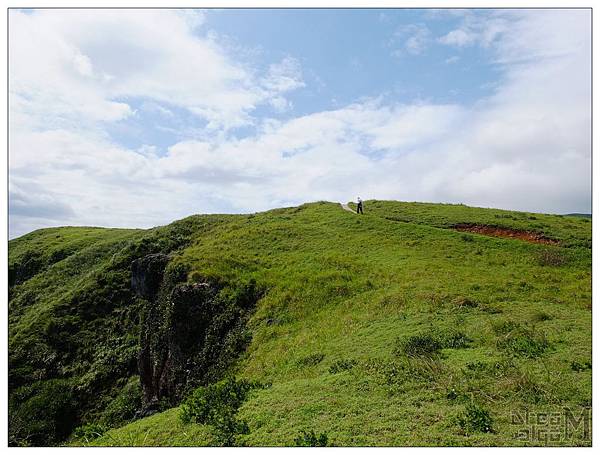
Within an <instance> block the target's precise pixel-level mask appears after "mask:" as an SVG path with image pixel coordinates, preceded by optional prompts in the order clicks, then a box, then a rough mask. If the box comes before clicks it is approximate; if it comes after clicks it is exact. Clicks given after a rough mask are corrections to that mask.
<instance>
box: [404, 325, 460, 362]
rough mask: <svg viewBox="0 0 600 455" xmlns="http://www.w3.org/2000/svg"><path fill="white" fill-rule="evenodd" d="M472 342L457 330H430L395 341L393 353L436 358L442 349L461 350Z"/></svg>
mask: <svg viewBox="0 0 600 455" xmlns="http://www.w3.org/2000/svg"><path fill="white" fill-rule="evenodd" d="M471 341H472V340H471V339H470V338H469V337H468V336H467V335H466V334H464V333H463V332H460V331H457V330H432V331H430V332H427V333H420V334H417V335H413V336H411V337H408V338H407V339H397V340H396V348H395V350H394V353H395V354H396V355H401V354H404V355H406V356H408V357H437V356H438V355H439V354H440V351H441V350H442V349H462V348H466V347H468V345H469V343H470V342H471Z"/></svg>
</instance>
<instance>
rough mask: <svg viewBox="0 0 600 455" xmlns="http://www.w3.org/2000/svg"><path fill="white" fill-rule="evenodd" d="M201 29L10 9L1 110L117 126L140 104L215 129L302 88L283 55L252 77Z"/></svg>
mask: <svg viewBox="0 0 600 455" xmlns="http://www.w3.org/2000/svg"><path fill="white" fill-rule="evenodd" d="M202 22H203V16H202V15H201V14H197V13H194V12H190V11H186V10H183V11H173V10H133V11H123V10H36V11H34V12H33V13H25V12H22V11H17V10H11V12H10V49H9V51H10V62H9V65H10V66H9V67H10V80H11V95H12V97H11V98H12V101H13V104H12V106H11V108H12V110H13V111H18V112H19V113H20V114H21V115H27V116H28V117H29V120H30V121H31V122H35V123H36V124H37V125H39V124H40V123H43V122H45V121H46V120H47V119H48V118H51V119H53V121H54V122H56V123H57V124H58V125H59V126H63V125H65V124H66V125H69V126H70V125H71V124H73V123H75V124H80V123H81V122H84V121H89V122H90V123H93V122H96V121H107V122H108V121H116V120H120V119H123V118H125V117H127V116H129V115H131V113H132V111H131V108H130V107H129V105H128V104H127V101H126V100H127V99H131V98H134V97H140V98H150V99H152V100H155V101H158V102H163V103H169V104H172V105H176V106H179V107H182V108H185V109H187V110H189V111H190V112H192V113H194V114H196V115H198V116H199V117H201V118H203V119H205V120H206V121H208V124H209V128H213V129H219V128H232V127H235V126H240V125H244V124H247V123H249V122H251V119H250V117H249V113H250V112H251V111H252V110H254V109H255V108H256V107H257V106H258V105H260V104H262V103H269V102H270V100H271V99H272V98H280V97H281V96H282V94H283V93H284V92H289V91H291V90H294V89H297V88H299V87H302V86H303V82H302V80H301V75H300V74H301V73H300V68H299V64H298V63H297V62H296V61H295V60H294V59H292V58H288V59H284V60H283V61H282V62H281V63H279V64H274V65H272V66H271V68H270V69H269V75H268V77H267V78H265V79H264V80H263V81H259V80H257V79H256V77H255V75H254V74H253V70H252V69H249V68H246V67H244V66H242V65H241V64H239V63H236V62H235V61H233V60H232V59H231V58H230V57H228V56H227V53H226V52H225V51H224V50H223V49H222V48H221V47H220V46H219V45H218V44H217V43H216V42H215V41H214V40H212V39H210V38H202V37H201V36H200V35H198V34H196V33H194V32H195V31H196V30H197V29H198V27H201V25H202ZM261 82H262V84H261Z"/></svg>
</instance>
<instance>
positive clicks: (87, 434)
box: [73, 423, 107, 443]
mask: <svg viewBox="0 0 600 455" xmlns="http://www.w3.org/2000/svg"><path fill="white" fill-rule="evenodd" d="M106 430H107V428H106V427H105V426H104V425H102V424H100V423H88V424H85V425H82V426H80V427H77V428H75V431H74V432H73V436H75V438H77V439H79V440H81V441H84V442H86V443H87V442H90V441H93V440H94V439H96V438H99V437H100V436H102V435H103V434H104V433H105V432H106Z"/></svg>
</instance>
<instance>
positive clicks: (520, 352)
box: [496, 326, 550, 359]
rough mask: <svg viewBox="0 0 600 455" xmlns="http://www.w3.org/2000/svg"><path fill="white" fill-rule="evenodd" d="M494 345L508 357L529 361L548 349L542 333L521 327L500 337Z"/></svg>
mask: <svg viewBox="0 0 600 455" xmlns="http://www.w3.org/2000/svg"><path fill="white" fill-rule="evenodd" d="M496 345H497V346H498V348H499V349H501V350H503V351H504V352H506V353H507V354H509V355H512V356H515V357H525V358H530V359H533V358H536V357H539V356H541V355H542V354H543V353H544V352H545V351H546V350H547V349H548V348H549V347H550V343H549V342H548V340H547V339H546V335H545V334H544V333H539V332H536V331H535V330H534V329H532V328H528V327H521V326H518V327H516V328H514V329H512V330H511V331H510V332H508V333H507V334H505V335H503V336H501V337H500V338H499V339H498V340H497V342H496Z"/></svg>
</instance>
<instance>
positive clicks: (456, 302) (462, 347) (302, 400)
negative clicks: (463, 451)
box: [9, 201, 591, 445]
mask: <svg viewBox="0 0 600 455" xmlns="http://www.w3.org/2000/svg"><path fill="white" fill-rule="evenodd" d="M457 224H476V225H491V226H497V227H502V228H510V229H518V230H524V231H532V232H537V233H540V234H543V235H544V236H545V237H547V238H550V239H553V240H556V241H557V242H558V243H557V244H556V245H546V244H536V243H528V242H524V241H522V240H516V239H507V238H494V237H488V236H483V235H477V234H469V233H464V232H457V231H455V230H453V229H451V228H452V226H454V225H457ZM71 229H74V228H71ZM55 231H56V234H57V235H58V234H61V233H62V235H64V236H68V235H67V234H68V233H69V232H68V230H66V229H65V230H60V229H59V230H55ZM105 231H106V232H105ZM180 231H185V232H184V233H180ZM84 232H85V230H83V231H81V232H79V231H77V232H73V234H74V235H75V234H77V235H76V236H77V237H80V236H81V235H82V234H83V233H84ZM93 232H96V231H93ZM101 232H105V237H103V238H99V239H98V240H96V241H94V242H90V244H89V245H87V244H86V243H85V242H84V241H81V242H82V243H81V244H80V245H81V246H78V247H77V249H76V251H77V252H76V253H74V254H72V255H70V256H67V257H66V258H65V259H62V260H60V261H58V262H55V263H52V264H50V262H51V261H50V262H47V265H45V266H44V267H45V268H43V271H41V272H40V273H38V274H36V275H34V276H33V278H29V279H28V280H25V281H24V282H22V283H21V284H15V286H14V287H13V288H12V291H11V293H12V295H11V303H10V317H11V320H10V349H11V350H10V353H9V354H10V361H11V387H20V388H21V389H23V388H26V387H30V388H31V387H33V386H32V385H31V384H34V385H35V384H37V385H35V387H40V384H46V385H48V383H51V384H49V385H52V386H53V387H54V386H55V385H54V384H53V383H52V381H66V382H68V387H74V388H75V389H76V390H80V389H82V388H83V389H85V387H88V388H90V390H102V391H103V392H102V394H103V395H102V396H103V397H104V398H103V399H102V400H97V402H94V406H92V407H91V408H90V409H91V410H90V411H87V412H86V413H81V414H82V415H78V422H79V423H81V422H93V421H96V420H102V419H104V421H105V422H106V421H107V418H106V415H107V411H106V409H107V408H110V409H112V411H111V412H112V414H110V413H109V414H110V415H116V416H117V417H115V418H114V419H113V422H116V423H115V424H114V425H117V424H118V422H119V421H126V420H128V419H129V420H130V419H131V418H132V415H131V413H129V414H127V412H126V410H124V407H123V406H121V407H119V406H118V405H117V404H119V403H122V402H124V401H126V400H125V399H124V398H123V395H124V394H125V395H126V396H129V395H131V394H132V393H131V392H130V391H131V387H132V386H131V384H132V383H133V382H134V381H135V378H134V376H135V365H134V363H135V362H134V358H135V355H136V347H137V345H136V340H137V336H138V335H137V333H136V321H135V317H133V315H130V316H125V315H127V314H129V313H128V312H132V313H135V303H132V302H135V299H133V298H132V296H131V295H126V294H127V292H130V291H126V290H125V288H126V281H127V279H128V278H129V277H128V276H127V273H128V272H127V270H128V269H126V268H123V267H122V264H125V263H127V261H130V260H132V258H135V257H139V256H140V255H141V254H142V253H147V252H154V251H157V250H160V251H169V252H172V253H173V259H172V264H173V265H174V266H180V267H182V268H184V269H185V270H187V271H188V274H187V277H188V281H190V282H199V281H205V280H207V279H208V280H210V279H219V280H227V281H240V282H241V281H247V280H250V279H254V280H255V281H256V282H257V283H258V285H259V286H260V287H261V288H262V289H265V292H264V294H263V297H262V299H261V300H260V301H259V302H258V304H257V307H256V309H255V311H254V313H253V315H252V317H251V319H250V321H249V329H250V331H251V333H252V341H251V343H250V345H249V347H248V349H247V350H246V352H245V353H244V354H243V355H242V357H241V358H240V360H239V361H238V363H237V367H236V369H235V374H236V376H237V377H238V378H245V379H248V380H252V381H259V382H260V383H262V384H267V385H270V386H268V387H262V388H259V389H256V390H254V391H253V392H251V394H250V397H249V398H248V399H247V400H246V401H245V403H244V404H243V405H242V407H241V409H240V412H239V419H241V420H244V421H246V422H247V424H248V428H249V430H250V432H249V433H248V434H246V435H243V436H241V437H240V438H239V442H240V443H244V444H247V445H293V444H294V440H295V438H297V437H298V435H299V433H300V432H301V431H302V430H307V431H311V430H313V431H315V433H316V434H317V435H318V434H321V433H326V434H327V438H328V441H329V443H330V444H334V445H448V444H452V445H457V444H458V445H471V444H473V445H522V444H536V445H540V444H541V445H546V444H550V445H560V444H570V445H573V444H577V445H589V444H590V443H591V441H590V440H588V439H586V438H585V437H584V434H583V427H582V426H580V427H579V428H577V429H576V431H573V432H571V433H569V434H565V435H563V436H562V437H561V438H560V439H559V440H544V439H540V438H539V437H538V436H539V435H537V434H534V435H533V436H532V437H531V438H525V439H519V438H516V437H515V435H516V434H517V433H518V432H519V431H521V432H522V430H524V429H527V426H526V425H525V428H524V425H520V426H519V425H515V424H514V423H513V421H514V415H515V414H516V413H518V415H519V416H521V415H522V414H523V413H524V412H525V411H526V410H527V411H528V412H530V413H531V414H535V413H541V412H554V411H562V410H563V409H564V408H569V409H570V410H571V411H572V412H573V414H575V415H576V416H579V415H580V414H581V412H582V411H584V410H585V409H588V408H589V407H590V406H591V248H590V247H591V221H590V220H587V219H582V218H575V217H560V216H553V215H541V214H529V213H519V212H508V211H501V210H493V209H479V208H470V207H465V206H461V205H458V206H457V205H440V204H415V203H412V204H411V203H400V202H383V201H368V202H366V203H365V214H364V215H362V216H360V215H355V214H352V213H349V212H347V211H344V210H342V209H341V207H340V206H339V204H334V203H316V204H306V205H303V206H300V207H294V208H287V209H278V210H273V211H269V212H265V213H259V214H256V215H243V216H242V215H240V216H230V217H192V218H189V219H187V220H183V221H181V222H178V223H174V224H173V225H170V226H167V227H164V228H158V229H155V230H153V231H150V232H147V231H119V230H113V231H111V232H110V233H109V232H108V231H107V230H101ZM42 235H46V233H45V232H38V233H33V234H30V235H29V236H27V237H29V238H28V239H25V238H21V239H17V240H16V241H13V242H12V243H11V245H10V253H9V255H10V261H11V264H16V265H18V264H19V263H20V262H19V261H20V260H19V259H18V258H22V257H24V256H23V255H24V254H25V252H26V251H29V250H32V249H33V248H32V247H30V246H27V245H28V244H29V245H35V249H36V250H40V251H43V252H44V257H46V256H48V255H49V254H50V255H51V253H49V251H50V248H53V249H57V248H58V249H60V248H62V247H59V246H57V245H58V244H59V243H60V242H56V241H55V240H53V239H50V237H51V236H49V234H48V236H47V238H40V236H42ZM90 235H91V234H90ZM96 235H98V234H96ZM174 235H179V236H180V240H179V241H173V240H172V237H173V236H174ZM109 239H110V240H109ZM143 239H146V240H143ZM73 241H75V240H73ZM78 241H79V240H78ZM33 242H36V243H33ZM140 245H146V246H145V247H144V248H142V247H141V246H140ZM141 249H144V251H143V252H142V251H141ZM78 257H79V259H77V258H78ZM94 258H98V259H94ZM78 261H79V262H78ZM48 264H49V265H48ZM76 264H79V265H78V267H79V268H78V269H76V270H73V266H74V265H76ZM111 267H112V268H113V269H114V268H115V267H116V270H119V271H120V272H119V274H120V275H122V280H121V281H119V283H120V285H119V286H122V289H123V291H122V292H123V295H121V296H120V297H119V296H117V297H116V298H113V295H112V294H110V293H109V294H106V293H107V292H109V289H112V284H111V283H113V281H112V280H108V281H107V283H109V284H108V285H101V286H98V276H104V275H108V276H110V274H111V272H110V271H111V270H112V269H111ZM13 268H14V267H13ZM115 279H116V278H115ZM105 281H106V280H105ZM117 281H118V280H117ZM101 283H104V281H101ZM107 286H108V287H107ZM98 288H100V290H103V291H102V292H103V293H102V297H101V298H100V301H103V302H105V305H106V306H105V307H104V308H105V309H104V311H103V312H98V311H96V312H95V313H93V316H92V317H91V318H89V317H88V318H87V319H85V318H84V316H79V314H80V313H81V312H83V313H85V314H87V313H88V312H89V311H91V310H88V309H84V308H82V306H84V307H85V308H87V307H88V306H89V305H90V304H92V302H94V304H93V305H92V306H93V307H94V308H95V306H96V305H97V304H96V303H95V302H96V301H97V300H96V298H95V297H94V298H90V299H88V300H81V298H79V299H74V298H73V297H71V298H69V295H72V296H76V295H80V294H81V290H82V289H89V292H92V291H93V292H100V291H98ZM117 288H118V287H117ZM53 289H54V291H53ZM69 293H71V294H69ZM128 299H129V300H128ZM100 306H101V307H103V306H102V305H100ZM67 308H68V309H69V311H64V310H65V309H67ZM61 309H62V310H61ZM74 314H75V315H78V316H76V317H81V318H84V319H85V320H86V321H93V324H92V325H90V326H89V327H87V326H85V324H84V325H83V326H82V325H77V326H76V327H73V326H66V327H64V328H63V330H64V331H66V333H70V332H73V333H76V334H78V335H77V338H78V339H77V340H73V341H71V343H72V345H70V348H69V349H68V350H64V349H61V348H59V347H56V346H54V345H53V344H51V343H50V342H49V341H48V338H43V339H40V336H39V333H40V332H39V329H34V327H38V326H39V325H40V324H42V325H43V324H46V326H44V330H45V332H44V333H47V332H48V330H49V329H48V326H50V327H52V326H53V325H62V324H66V322H63V321H65V320H69V318H73V317H74V316H73V315H74ZM128 318H129V319H131V320H129V319H128ZM82 320H83V319H82ZM117 321H119V323H117ZM71 323H72V321H71ZM119 324H120V325H119ZM84 328H85V330H84ZM50 332H51V334H52V333H53V331H52V330H50ZM80 332H83V333H84V334H87V336H88V337H89V338H88V339H86V338H85V337H83V338H81V335H80ZM36 334H37V335H36ZM92 337H95V340H96V341H95V343H93V342H92ZM59 338H60V337H59ZM67 338H68V337H67ZM115 340H116V341H115ZM87 343H91V344H92V345H93V346H94V347H93V348H90V347H89V346H88V348H85V346H86V345H87ZM114 346H119V348H118V349H115V348H114ZM100 347H101V349H100ZM36 349H42V351H41V353H36V352H37V351H36ZM48 349H54V351H52V352H63V351H68V352H70V353H71V354H69V355H67V356H66V357H64V358H62V357H61V358H60V359H58V360H57V359H56V358H52V357H51V356H50V357H49V355H51V354H52V352H50V353H47V352H46V351H44V350H48ZM86 349H87V351H86ZM99 349H100V351H101V352H102V350H103V349H107V352H108V353H110V355H117V353H118V355H119V356H120V355H121V353H123V352H127V353H128V354H127V355H126V356H125V357H126V358H125V359H122V362H123V366H122V367H121V369H120V370H119V369H116V371H115V367H113V365H114V361H112V360H111V361H110V362H108V361H107V360H106V359H105V357H102V355H108V354H99V353H98V350H99ZM88 351H89V353H88V354H87V357H86V356H85V355H84V354H83V353H84V352H88ZM30 352H34V353H35V355H34V354H29V357H30V358H36V359H37V358H38V357H39V358H40V359H41V360H40V361H37V360H36V362H37V363H34V364H33V366H32V364H31V362H29V361H27V360H26V359H25V356H26V355H27V354H28V353H30ZM72 352H76V353H78V354H76V355H75V356H74V357H73V354H72ZM80 352H81V353H82V354H81V355H79V353H80ZM61 355H62V354H61ZM111 358H112V357H111ZM48 359H50V360H48ZM102 359H104V360H102ZM44 360H45V361H46V364H44ZM103 362H104V363H103ZM128 362H129V363H128ZM109 363H110V365H111V366H110V368H109V367H108V366H107V364H109ZM117 364H119V363H118V362H117ZM44 368H46V369H44ZM61 368H62V369H61ZM90 371H93V372H95V373H94V374H96V375H100V378H101V379H98V378H96V377H95V380H98V381H99V382H100V383H101V384H103V385H102V387H100V386H97V387H96V386H90V385H89V384H90V381H91V379H90V378H87V376H88V375H89V374H90V373H89V372H90ZM13 376H14V379H13ZM39 377H41V378H42V379H41V380H40V379H37V378H39ZM36 381H37V382H36ZM128 381H129V382H128ZM132 381H133V382H132ZM13 382H15V383H14V384H13ZM92 382H93V381H92ZM73 384H75V385H73ZM128 384H129V385H128ZM94 387H96V388H95V389H94ZM127 387H130V388H127ZM21 389H15V390H21ZM69 390H70V389H69ZM34 392H35V391H34ZM34 392H31V391H30V394H32V396H39V393H38V394H37V395H36V393H37V392H36V393H34ZM20 393H23V392H20ZM69 396H71V395H69ZM76 397H77V399H79V400H83V402H84V403H85V404H86V405H87V404H88V403H87V401H86V398H85V394H83V395H82V394H77V395H76ZM115 401H116V402H117V404H115ZM25 403H26V404H27V403H28V402H27V401H25ZM111 406H112V408H111ZM34 407H35V402H34V403H33V404H30V408H34ZM89 407H90V406H88V408H89ZM179 415H180V412H179V410H178V409H177V408H173V409H170V410H168V411H165V412H163V413H159V414H155V415H153V416H151V417H148V418H145V419H141V420H137V421H134V422H132V423H129V424H128V425H125V426H123V427H121V428H115V429H112V430H109V431H107V432H106V433H104V435H103V436H101V437H99V438H97V439H94V440H93V441H91V442H90V443H91V444H97V445H210V444H214V443H215V442H214V431H212V429H211V427H209V426H206V425H198V424H195V423H191V424H184V423H182V422H181V421H180V419H179ZM119 416H120V417H119ZM119 419H120V420H119ZM114 425H112V426H114ZM65 432H68V431H67V430H65ZM543 434H546V435H547V432H542V433H540V435H543ZM30 442H31V441H30ZM33 442H35V441H33ZM85 442H86V439H75V440H74V443H76V444H79V443H85Z"/></svg>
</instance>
